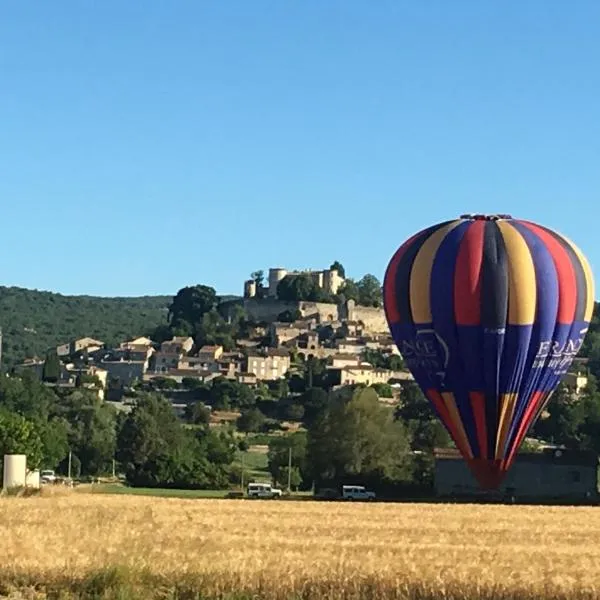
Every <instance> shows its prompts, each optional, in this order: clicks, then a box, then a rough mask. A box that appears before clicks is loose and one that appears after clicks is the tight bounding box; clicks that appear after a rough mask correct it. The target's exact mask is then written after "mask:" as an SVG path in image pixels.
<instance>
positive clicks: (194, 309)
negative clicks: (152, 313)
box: [168, 285, 217, 335]
mask: <svg viewBox="0 0 600 600" xmlns="http://www.w3.org/2000/svg"><path fill="white" fill-rule="evenodd" d="M216 306H217V293H216V292H215V290H214V288H212V287H210V286H207V285H195V286H188V287H184V288H181V289H180V290H179V291H178V292H177V294H176V295H175V297H174V298H173V301H172V302H171V305H170V306H169V313H168V318H169V325H170V326H171V329H173V330H180V331H181V333H182V335H194V334H195V332H196V328H197V327H198V325H199V324H200V323H201V321H202V317H204V315H205V314H206V313H208V312H210V311H211V310H212V309H213V308H216Z"/></svg>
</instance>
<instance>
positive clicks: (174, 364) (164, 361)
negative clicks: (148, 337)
mask: <svg viewBox="0 0 600 600" xmlns="http://www.w3.org/2000/svg"><path fill="white" fill-rule="evenodd" d="M193 347H194V340H193V338H191V337H174V338H173V339H171V340H168V341H166V342H163V343H162V344H161V345H160V350H159V351H158V352H156V353H155V354H154V356H153V360H152V365H153V366H152V370H153V371H154V372H157V373H166V372H167V371H169V370H170V369H178V368H179V362H180V361H181V359H182V358H183V357H184V356H187V355H188V354H189V352H190V351H191V350H192V348H193Z"/></svg>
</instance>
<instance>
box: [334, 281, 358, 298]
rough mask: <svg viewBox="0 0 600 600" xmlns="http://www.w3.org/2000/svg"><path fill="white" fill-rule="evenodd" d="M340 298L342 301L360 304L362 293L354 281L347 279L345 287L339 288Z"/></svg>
mask: <svg viewBox="0 0 600 600" xmlns="http://www.w3.org/2000/svg"><path fill="white" fill-rule="evenodd" d="M337 295H338V297H339V299H340V300H342V301H346V300H354V302H357V303H358V302H359V298H360V292H359V289H358V285H357V284H356V282H355V281H354V280H353V279H350V278H348V279H346V280H345V281H344V283H343V285H342V286H341V287H340V288H339V290H338V293H337Z"/></svg>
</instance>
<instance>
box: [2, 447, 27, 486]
mask: <svg viewBox="0 0 600 600" xmlns="http://www.w3.org/2000/svg"><path fill="white" fill-rule="evenodd" d="M26 483H27V456H26V455H25V454H5V455H4V478H3V482H2V487H3V488H4V489H5V490H6V489H9V488H13V487H25V484H26Z"/></svg>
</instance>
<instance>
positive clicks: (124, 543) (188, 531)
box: [0, 492, 600, 600]
mask: <svg viewBox="0 0 600 600" xmlns="http://www.w3.org/2000/svg"><path fill="white" fill-rule="evenodd" d="M0 530H1V531H0V597H2V594H4V595H7V594H12V597H14V598H17V597H18V598H21V597H22V598H29V597H31V598H46V597H61V598H73V597H80V598H82V597H88V598H100V597H104V598H122V599H128V598H211V599H212V598H226V597H228V598H233V597H235V598H240V599H241V598H244V599H245V598H265V599H267V600H283V599H285V600H287V599H291V598H294V599H297V598H306V599H311V600H317V599H319V600H321V599H327V600H334V599H335V600H338V599H339V600H342V599H353V600H354V599H356V600H358V599H359V598H360V599H363V598H366V599H372V600H376V599H377V600H387V599H392V598H393V599H400V598H414V599H419V600H429V599H433V598H436V599H437V598H444V599H446V600H451V599H457V600H458V599H460V600H466V599H467V598H468V599H479V598H485V599H502V600H505V599H508V598H511V599H517V598H518V599H520V598H546V599H554V598H565V599H566V598H574V599H582V598H586V599H587V598H590V599H591V598H600V509H596V508H579V507H578V508H575V507H548V508H546V507H531V506H529V507H523V506H490V505H488V506H477V505H443V504H437V505H436V504H383V503H375V504H366V503H365V504H358V503H357V504H350V503H338V502H335V503H334V502H311V501H302V502H288V501H276V500H275V501H262V500H254V501H253V500H243V501H240V500H181V499H168V498H153V497H139V496H126V495H114V496H113V495H104V494H86V493H80V492H70V493H61V494H50V495H49V496H43V497H34V498H4V499H0ZM34 585H35V589H34V588H33V587H32V586H34ZM17 590H20V592H19V594H18V595H16V594H17ZM9 597H10V596H9Z"/></svg>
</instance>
